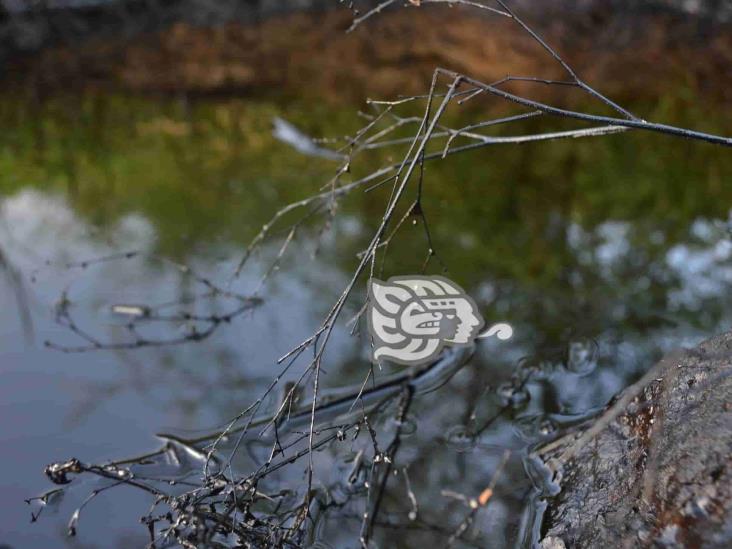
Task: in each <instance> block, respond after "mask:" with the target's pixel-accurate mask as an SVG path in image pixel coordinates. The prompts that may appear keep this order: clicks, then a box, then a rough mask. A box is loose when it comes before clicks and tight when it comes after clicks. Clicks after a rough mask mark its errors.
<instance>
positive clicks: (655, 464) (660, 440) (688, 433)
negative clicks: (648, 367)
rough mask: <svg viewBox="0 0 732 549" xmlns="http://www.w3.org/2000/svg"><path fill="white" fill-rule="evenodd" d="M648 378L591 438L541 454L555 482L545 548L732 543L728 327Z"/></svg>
mask: <svg viewBox="0 0 732 549" xmlns="http://www.w3.org/2000/svg"><path fill="white" fill-rule="evenodd" d="M652 376H653V379H650V380H647V379H646V378H644V380H643V384H638V385H637V386H635V387H634V389H638V390H637V391H635V392H637V393H638V396H637V397H635V398H634V399H632V400H631V401H630V402H629V403H627V405H626V403H625V402H622V401H623V400H624V399H623V397H622V396H620V397H619V398H618V399H617V400H616V403H617V402H620V403H622V404H623V407H622V410H623V411H622V413H620V414H618V415H617V417H614V418H613V419H612V421H610V422H608V423H607V425H606V426H605V427H604V428H602V429H601V430H600V431H599V432H598V433H597V434H596V436H594V437H592V438H591V440H589V441H587V440H584V441H582V443H581V444H580V445H579V446H578V444H577V442H576V441H577V440H578V437H568V438H567V439H566V440H565V441H562V442H561V443H560V444H554V447H553V448H551V449H549V448H550V447H549V446H546V448H547V449H548V450H547V451H546V453H544V452H540V453H541V454H542V456H543V457H544V459H545V460H547V463H550V464H551V463H555V464H558V467H556V469H557V471H558V474H557V480H559V483H560V485H561V492H560V493H559V494H558V495H556V496H555V497H553V498H551V499H549V501H548V508H547V510H546V512H545V514H544V522H543V528H542V533H543V536H544V538H543V540H542V541H541V547H542V548H548V547H552V548H554V547H565V546H566V547H567V548H574V547H581V548H587V547H669V548H670V547H694V548H696V547H702V548H717V547H718V548H723V547H724V548H729V547H732V333H728V334H725V335H722V336H718V337H715V338H712V339H710V340H708V341H706V342H704V343H702V344H701V345H699V346H698V347H696V348H695V349H693V350H690V351H686V352H683V353H679V354H677V355H675V356H674V357H673V358H667V359H664V360H663V361H661V363H659V365H657V366H656V367H654V370H653V374H652ZM609 409H610V408H609ZM608 416H609V414H607V413H606V414H604V415H603V414H601V415H600V417H599V418H597V419H596V420H595V425H596V426H597V425H598V423H597V422H601V423H600V424H599V426H600V427H602V426H603V424H604V423H605V422H606V421H607V419H608ZM603 417H604V419H605V421H603ZM591 429H593V427H592V425H590V426H589V427H588V428H587V431H585V433H587V432H588V431H589V430H591ZM581 434H582V433H580V435H581ZM568 448H572V451H571V452H567V449H568ZM562 456H565V457H566V459H564V460H563V459H562ZM552 460H556V461H554V462H553V461H552Z"/></svg>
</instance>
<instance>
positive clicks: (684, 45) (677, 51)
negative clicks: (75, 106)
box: [4, 7, 732, 102]
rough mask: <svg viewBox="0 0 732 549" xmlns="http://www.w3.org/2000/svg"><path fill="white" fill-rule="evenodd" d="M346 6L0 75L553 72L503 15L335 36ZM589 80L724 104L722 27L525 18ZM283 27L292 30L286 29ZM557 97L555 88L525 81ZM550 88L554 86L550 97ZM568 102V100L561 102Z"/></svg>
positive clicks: (398, 20) (179, 88) (304, 92)
mask: <svg viewBox="0 0 732 549" xmlns="http://www.w3.org/2000/svg"><path fill="white" fill-rule="evenodd" d="M351 22H352V15H351V13H350V12H349V11H348V10H346V9H341V10H336V11H328V12H324V13H296V14H290V15H284V16H277V17H272V18H268V19H267V20H265V21H263V22H260V23H256V24H245V23H230V24H224V25H216V26H198V25H193V24H189V23H177V24H174V25H172V26H170V27H168V28H165V29H162V30H159V31H155V32H144V33H141V34H139V35H136V36H135V37H134V38H124V37H116V38H114V37H112V38H101V37H96V38H93V39H90V40H87V41H85V42H83V43H80V44H77V45H73V46H58V47H53V48H47V49H44V50H42V51H41V52H40V53H38V54H33V55H25V56H22V57H18V58H16V59H15V60H14V61H13V62H12V64H11V67H10V70H9V71H8V72H6V76H5V82H4V83H5V85H6V87H7V86H22V87H24V88H27V87H28V86H32V87H35V89H36V90H37V91H38V92H39V93H41V94H44V93H49V92H53V90H69V89H90V88H92V89H100V88H101V89H107V88H111V89H114V90H125V91H132V92H136V93H146V94H150V93H152V94H194V95H195V94H203V95H215V94H222V95H236V94H242V93H248V94H251V93H259V94H267V95H271V94H279V95H282V94H284V95H289V96H296V97H300V98H307V97H308V96H310V97H318V98H323V97H324V98H326V99H328V100H330V101H334V102H338V101H340V102H344V101H347V102H351V101H353V100H356V101H360V100H362V99H363V98H364V97H366V96H381V97H384V96H394V95H398V94H400V93H419V92H422V91H424V89H425V86H426V84H427V82H429V78H430V75H431V73H432V70H433V69H434V68H435V67H437V66H444V67H448V68H450V69H454V70H459V71H463V72H466V73H469V74H471V75H473V76H477V77H479V78H481V79H484V80H486V81H491V80H494V79H498V78H501V77H503V76H505V75H506V74H509V73H510V74H514V75H537V76H538V75H540V76H543V77H547V78H555V77H562V73H561V71H560V69H559V68H558V67H557V66H555V65H554V64H551V63H548V61H547V57H546V55H545V53H543V52H541V51H540V50H539V49H538V48H537V46H536V44H535V43H532V42H531V40H530V39H529V38H528V37H527V36H525V35H524V34H523V33H522V32H521V31H520V29H518V28H516V26H515V25H512V23H511V22H510V21H508V20H505V19H503V18H495V17H483V16H480V15H476V12H475V11H471V10H467V9H461V8H453V9H450V8H434V7H433V8H431V9H422V8H420V9H404V10H398V11H395V12H393V13H390V14H388V16H382V17H379V18H375V19H373V20H371V21H370V22H369V23H368V24H365V25H363V26H362V27H360V28H358V29H357V30H356V31H355V32H352V33H346V29H347V28H348V27H349V25H350V24H351ZM530 22H531V23H532V24H533V23H535V24H536V25H537V28H538V30H539V31H540V32H541V33H542V34H543V35H544V36H545V37H546V38H548V40H549V41H550V43H552V44H553V45H554V46H556V47H557V48H558V50H559V51H560V52H561V53H562V54H563V55H565V56H566V58H567V60H568V61H570V62H571V63H572V64H573V65H574V66H575V67H576V68H577V69H578V70H579V72H580V73H581V74H582V75H583V77H584V78H585V79H586V80H587V81H588V82H590V83H592V84H594V85H598V86H599V87H600V88H601V89H602V90H603V91H604V92H605V93H608V94H610V95H612V96H613V97H615V98H616V99H618V100H620V101H622V100H624V99H625V100H630V99H632V100H637V99H643V98H647V99H648V100H653V99H654V98H655V97H658V96H659V95H661V93H660V92H661V91H667V90H668V89H669V87H671V86H681V87H684V88H685V89H688V90H689V91H690V97H694V96H700V95H701V96H703V97H710V99H713V100H714V101H720V100H721V101H726V102H732V30H730V29H732V27H730V26H723V25H717V26H715V27H713V29H710V28H707V27H704V28H703V29H702V28H701V27H700V23H699V21H695V20H693V19H688V18H682V17H675V16H671V15H651V14H646V15H642V14H641V15H638V14H633V15H632V17H631V16H629V15H623V13H619V12H606V11H598V12H596V13H592V14H587V13H585V14H583V16H582V17H581V18H580V17H575V18H571V19H568V18H566V17H565V18H560V17H549V18H546V19H537V20H535V21H530ZM293 37H296V38H295V39H293ZM535 93H536V94H537V95H540V96H542V97H543V98H545V99H557V100H558V99H560V98H562V99H565V98H567V97H568V95H567V90H566V89H565V90H562V89H560V90H553V89H542V90H535ZM551 94H556V95H557V97H556V98H555V97H552V96H551ZM570 101H571V99H570Z"/></svg>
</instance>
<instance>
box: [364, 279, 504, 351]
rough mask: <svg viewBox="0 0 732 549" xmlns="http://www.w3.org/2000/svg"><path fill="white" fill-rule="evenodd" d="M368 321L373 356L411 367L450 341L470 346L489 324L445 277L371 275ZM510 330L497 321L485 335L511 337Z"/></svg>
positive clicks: (452, 343) (469, 299)
mask: <svg viewBox="0 0 732 549" xmlns="http://www.w3.org/2000/svg"><path fill="white" fill-rule="evenodd" d="M368 321H369V331H370V333H371V336H372V337H373V341H374V349H373V357H374V360H379V359H382V358H383V359H388V360H391V361H392V362H397V363H399V364H407V365H413V364H421V363H424V362H428V361H430V360H432V359H433V358H435V357H436V356H437V355H438V354H439V353H440V351H442V349H443V348H444V347H445V346H448V345H450V346H459V345H469V344H471V343H472V342H473V340H474V339H475V338H476V337H479V335H478V334H479V332H480V330H481V329H482V328H483V326H484V324H485V322H484V321H483V318H482V317H481V315H480V313H479V312H478V308H477V307H476V305H475V302H474V301H473V300H472V299H471V298H470V296H468V295H467V294H466V293H465V291H464V290H463V289H462V288H461V287H460V286H458V285H457V284H455V283H454V282H452V281H451V280H448V279H447V278H445V277H442V276H395V277H392V278H390V279H389V280H388V281H387V282H382V281H381V280H376V279H372V280H371V282H370V283H369V306H368ZM494 328H496V330H494ZM506 330H509V331H510V330H511V328H510V326H508V325H496V326H494V327H491V330H489V331H488V333H486V334H485V335H486V336H487V335H495V334H498V337H499V338H501V339H507V338H508V337H511V334H510V333H508V332H507V331H506ZM502 336H503V337H502ZM481 337H482V335H481Z"/></svg>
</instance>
